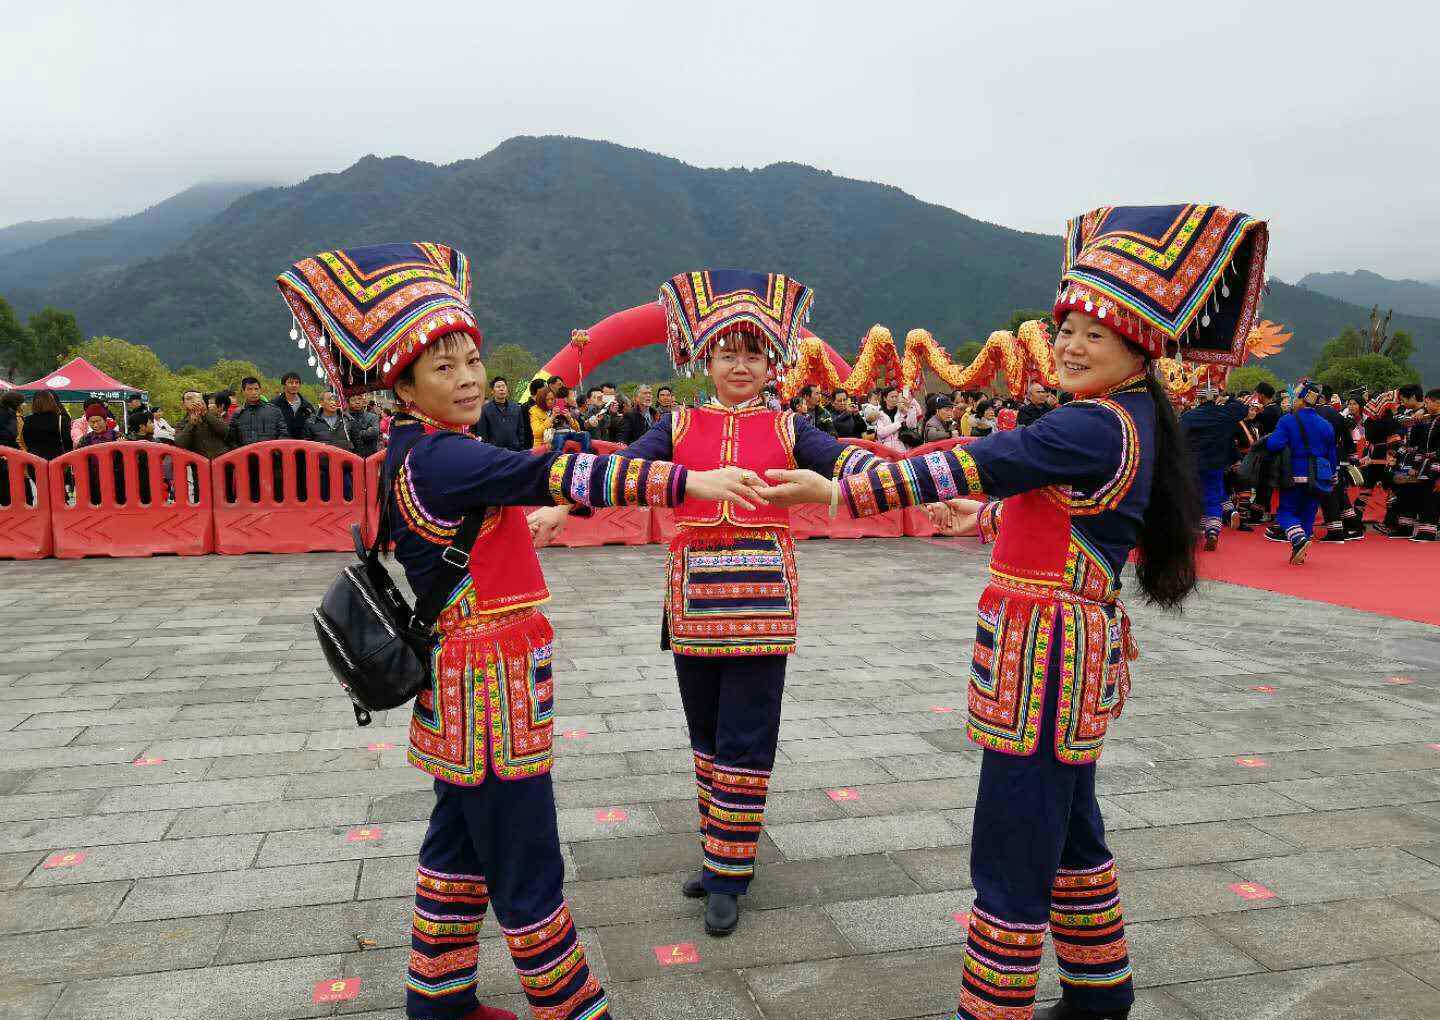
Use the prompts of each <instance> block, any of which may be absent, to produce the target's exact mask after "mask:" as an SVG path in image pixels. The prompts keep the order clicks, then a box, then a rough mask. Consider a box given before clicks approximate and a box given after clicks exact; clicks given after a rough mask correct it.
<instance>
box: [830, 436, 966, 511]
mask: <svg viewBox="0 0 1440 1020" xmlns="http://www.w3.org/2000/svg"><path fill="white" fill-rule="evenodd" d="M979 492H980V469H979V468H978V467H976V466H975V460H974V458H973V457H971V456H970V455H969V454H968V453H966V452H965V451H964V450H956V451H954V452H951V451H949V450H942V451H939V452H936V453H927V454H925V455H924V456H923V457H914V458H911V459H908V460H901V461H896V462H895V463H893V464H891V463H887V462H884V461H879V460H878V458H877V462H876V463H874V464H872V465H871V466H870V467H869V468H868V469H866V470H864V471H861V472H859V473H856V474H852V475H847V476H846V477H844V478H842V479H841V480H840V494H841V496H843V497H844V499H845V503H846V505H847V506H849V507H850V512H851V513H852V514H854V515H855V516H856V517H868V516H870V515H872V514H880V513H885V512H886V511H887V510H899V509H901V508H903V507H909V506H921V505H922V504H925V503H939V502H941V501H943V500H947V499H957V498H959V497H961V496H972V495H975V494H976V493H979Z"/></svg>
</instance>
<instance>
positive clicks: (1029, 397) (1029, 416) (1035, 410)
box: [1015, 382, 1051, 428]
mask: <svg viewBox="0 0 1440 1020" xmlns="http://www.w3.org/2000/svg"><path fill="white" fill-rule="evenodd" d="M1050 407H1051V404H1050V391H1049V390H1047V389H1046V388H1045V384H1044V383H1038V382H1035V383H1031V384H1030V388H1029V389H1028V390H1026V391H1025V406H1024V407H1022V408H1020V410H1019V412H1018V413H1017V414H1016V416H1015V424H1016V425H1017V426H1019V427H1021V428H1023V427H1024V426H1026V425H1033V424H1035V423H1036V422H1037V421H1039V420H1040V419H1041V418H1042V417H1044V415H1045V412H1046V411H1048V410H1050Z"/></svg>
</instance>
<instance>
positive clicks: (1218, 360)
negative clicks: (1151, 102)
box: [1055, 205, 1269, 365]
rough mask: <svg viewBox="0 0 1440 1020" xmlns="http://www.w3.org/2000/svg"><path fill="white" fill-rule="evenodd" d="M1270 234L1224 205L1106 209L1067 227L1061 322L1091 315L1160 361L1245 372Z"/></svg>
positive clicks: (1058, 306)
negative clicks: (1176, 358)
mask: <svg viewBox="0 0 1440 1020" xmlns="http://www.w3.org/2000/svg"><path fill="white" fill-rule="evenodd" d="M1268 243H1269V228H1268V227H1267V226H1266V223H1265V221H1264V220H1257V219H1256V218H1255V217H1253V216H1249V215H1247V214H1245V213H1242V212H1236V211H1235V210H1234V209H1226V208H1225V207H1224V206H1218V205H1132V206H1102V207H1101V208H1099V209H1096V210H1094V211H1092V212H1088V213H1086V214H1085V215H1083V216H1077V217H1075V218H1074V219H1072V220H1071V221H1070V222H1069V223H1067V224H1066V226H1065V260H1064V264H1063V266H1062V267H1061V276H1060V291H1059V293H1058V294H1057V295H1056V297H1055V321H1056V322H1059V321H1060V319H1061V318H1062V317H1063V316H1064V315H1065V314H1066V313H1068V312H1072V311H1076V310H1083V311H1084V312H1086V314H1090V315H1094V316H1096V317H1097V318H1099V319H1101V320H1103V323H1104V325H1106V326H1108V327H1109V328H1111V329H1113V330H1115V332H1117V333H1120V334H1122V335H1123V336H1125V337H1127V338H1128V339H1130V340H1133V341H1134V342H1135V343H1136V344H1138V345H1139V346H1140V347H1142V348H1144V350H1145V352H1146V353H1147V354H1149V355H1150V356H1151V357H1152V358H1159V357H1164V356H1165V355H1166V354H1169V353H1172V352H1174V351H1175V350H1176V349H1177V348H1178V350H1179V352H1180V354H1181V356H1182V357H1184V358H1186V359H1188V360H1191V361H1202V362H1210V363H1213V364H1222V365H1238V364H1240V362H1241V361H1242V360H1244V356H1245V339H1246V337H1248V336H1249V335H1250V327H1251V326H1252V325H1253V324H1254V322H1255V318H1256V313H1257V312H1258V311H1259V308H1260V294H1261V290H1262V288H1263V287H1264V286H1265V249H1266V246H1267V245H1268Z"/></svg>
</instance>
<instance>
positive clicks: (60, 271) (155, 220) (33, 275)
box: [0, 182, 267, 308]
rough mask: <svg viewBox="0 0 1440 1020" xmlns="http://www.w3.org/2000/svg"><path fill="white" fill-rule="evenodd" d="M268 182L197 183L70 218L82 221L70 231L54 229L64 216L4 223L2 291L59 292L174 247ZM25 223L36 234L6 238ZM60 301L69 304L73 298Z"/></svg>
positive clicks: (0, 250) (0, 241)
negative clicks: (114, 214) (140, 206)
mask: <svg viewBox="0 0 1440 1020" xmlns="http://www.w3.org/2000/svg"><path fill="white" fill-rule="evenodd" d="M266 186H267V185H263V184H257V183H253V182H216V183H207V184H197V185H195V186H194V187H192V188H186V189H185V190H184V191H182V192H180V193H179V194H177V195H172V196H170V197H169V198H167V199H165V201H163V202H159V203H157V204H156V205H153V206H151V207H150V208H148V209H146V210H144V211H142V212H138V213H136V214H135V215H133V216H123V217H121V218H119V219H114V220H97V221H90V222H87V221H83V220H80V221H72V222H78V223H80V224H82V227H81V228H80V229H75V230H69V231H59V230H55V229H54V228H55V227H56V226H58V225H59V224H63V223H65V222H67V221H65V220H42V221H39V222H38V223H30V224H23V223H21V224H16V225H15V226H13V227H6V228H5V229H4V230H3V231H0V293H14V292H36V293H41V294H44V295H45V296H46V297H47V298H49V297H50V295H52V294H60V295H63V294H65V293H66V292H67V291H71V290H76V289H78V288H79V287H80V286H83V285H84V284H83V283H82V281H88V280H89V279H90V278H92V277H94V276H95V275H96V274H102V273H107V272H114V271H115V270H119V269H123V268H125V267H127V266H132V265H135V264H137V263H139V262H142V261H143V260H145V259H148V258H153V257H155V256H158V255H164V254H166V253H168V252H172V251H174V250H176V249H177V248H178V247H179V246H180V245H182V244H183V243H184V242H185V241H186V240H188V239H189V238H190V237H191V236H192V235H193V234H194V233H195V230H196V228H198V227H199V226H200V225H201V224H203V223H207V222H209V221H210V220H212V219H214V218H215V217H216V216H217V215H218V214H219V213H221V212H222V211H224V210H225V209H226V208H227V207H228V206H229V205H230V204H231V203H232V202H234V201H235V200H236V199H237V198H241V197H242V196H244V195H248V194H250V193H251V192H253V191H255V190H256V189H257V188H261V187H266ZM26 227H28V228H30V231H31V232H32V233H36V234H38V235H39V240H37V241H35V242H33V243H31V244H28V245H25V246H23V247H18V248H17V247H11V246H8V245H6V244H4V238H5V235H6V234H8V233H9V232H10V231H21V233H22V236H23V233H24V231H22V230H21V228H26ZM47 234H48V236H45V235H47ZM52 303H53V302H52ZM61 304H62V307H66V308H68V307H70V304H73V302H71V303H65V302H63V301H62V302H61Z"/></svg>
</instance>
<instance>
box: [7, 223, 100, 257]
mask: <svg viewBox="0 0 1440 1020" xmlns="http://www.w3.org/2000/svg"><path fill="white" fill-rule="evenodd" d="M109 222H110V221H109V220H107V219H98V220H90V219H82V218H80V217H78V216H71V217H66V218H64V219H58V220H26V221H25V222H23V223H12V224H10V226H8V227H0V255H9V254H10V253H11V252H12V251H21V250H23V249H25V248H33V247H34V246H35V245H37V244H44V243H45V242H46V241H49V240H50V239H52V238H56V237H63V236H64V235H65V234H74V233H78V232H79V231H81V230H88V229H90V228H91V227H101V226H104V225H105V224H107V223H109Z"/></svg>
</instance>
